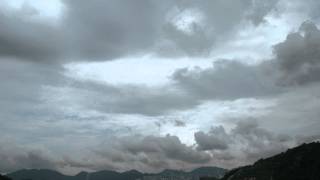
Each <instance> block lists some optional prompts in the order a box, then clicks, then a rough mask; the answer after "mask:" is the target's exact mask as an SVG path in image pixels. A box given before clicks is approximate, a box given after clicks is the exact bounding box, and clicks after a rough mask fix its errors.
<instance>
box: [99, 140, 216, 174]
mask: <svg viewBox="0 0 320 180" xmlns="http://www.w3.org/2000/svg"><path fill="white" fill-rule="evenodd" d="M110 143H111V144H110ZM97 153H98V154H99V155H100V156H102V157H103V158H106V159H109V160H112V162H114V164H115V165H116V166H117V165H118V166H119V167H121V166H122V167H123V166H126V164H128V163H129V164H131V168H132V166H137V169H140V168H143V169H149V170H153V171H159V170H160V169H165V168H179V166H180V167H181V165H182V164H184V165H185V166H192V165H197V164H205V163H208V162H210V160H211V156H210V154H208V153H206V152H200V151H197V150H195V149H194V148H193V147H192V146H188V145H186V144H183V143H182V142H181V141H180V139H179V138H178V137H177V136H172V135H166V136H164V137H157V136H145V137H143V136H142V137H141V136H135V137H131V136H130V137H119V138H116V141H112V142H109V141H106V144H105V145H102V147H100V148H99V150H97Z"/></svg>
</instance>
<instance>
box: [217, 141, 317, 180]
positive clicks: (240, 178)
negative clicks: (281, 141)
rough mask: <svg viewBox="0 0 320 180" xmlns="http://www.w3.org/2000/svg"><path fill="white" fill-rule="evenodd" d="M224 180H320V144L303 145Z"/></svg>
mask: <svg viewBox="0 0 320 180" xmlns="http://www.w3.org/2000/svg"><path fill="white" fill-rule="evenodd" d="M222 180H320V143H319V142H314V143H310V144H303V145H301V146H298V147H296V148H293V149H289V150H287V151H286V152H283V153H281V154H278V155H276V156H273V157H270V158H267V159H261V160H259V161H257V162H256V163H254V164H253V165H251V166H245V167H240V168H237V169H233V170H231V171H229V172H228V173H227V174H226V175H225V176H224V177H223V178H222Z"/></svg>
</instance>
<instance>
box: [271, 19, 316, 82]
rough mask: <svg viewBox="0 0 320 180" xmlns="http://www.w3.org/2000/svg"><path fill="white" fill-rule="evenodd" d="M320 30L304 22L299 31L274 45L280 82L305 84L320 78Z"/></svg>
mask: <svg viewBox="0 0 320 180" xmlns="http://www.w3.org/2000/svg"><path fill="white" fill-rule="evenodd" d="M319 42H320V31H319V29H318V28H317V26H316V25H315V24H314V23H312V22H310V21H306V22H304V23H303V24H302V25H301V27H300V29H299V31H298V32H294V33H290V34H289V35H288V36H287V39H286V40H285V41H284V42H281V43H279V44H277V45H275V46H274V51H275V54H276V58H277V59H276V60H275V64H276V66H277V67H278V68H279V70H280V78H281V79H280V80H279V83H281V84H284V85H304V84H308V83H312V82H317V81H319V80H320V76H319V75H320V53H319V49H320V43H319Z"/></svg>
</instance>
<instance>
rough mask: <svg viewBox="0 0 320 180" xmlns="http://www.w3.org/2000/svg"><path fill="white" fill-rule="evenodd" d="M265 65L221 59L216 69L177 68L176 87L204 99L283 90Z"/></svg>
mask: <svg viewBox="0 0 320 180" xmlns="http://www.w3.org/2000/svg"><path fill="white" fill-rule="evenodd" d="M263 66H264V64H262V65H246V64H243V63H241V62H237V61H226V60H225V61H223V60H221V61H218V62H216V63H214V64H213V67H212V68H207V69H200V68H195V69H192V70H189V69H187V68H185V69H179V70H177V71H176V72H175V73H174V74H173V76H172V79H173V80H174V82H175V83H176V86H177V87H179V88H181V89H182V90H184V91H186V92H187V93H189V94H190V96H195V97H196V98H198V99H201V100H209V99H224V100H226V99H229V100H232V99H238V98H246V97H263V96H268V95H272V94H277V93H279V92H281V89H279V87H277V86H276V85H275V82H274V81H273V79H272V77H268V75H267V74H268V73H269V72H268V70H266V69H265V68H264V67H263Z"/></svg>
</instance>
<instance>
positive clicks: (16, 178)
mask: <svg viewBox="0 0 320 180" xmlns="http://www.w3.org/2000/svg"><path fill="white" fill-rule="evenodd" d="M226 172H227V170H225V169H222V168H218V167H201V168H198V169H195V170H193V171H190V172H185V171H181V170H171V169H166V170H164V171H162V172H160V173H153V174H150V173H148V174H144V173H141V172H139V171H136V170H131V171H126V172H123V173H119V172H116V171H108V170H104V171H97V172H93V173H88V172H80V173H78V174H77V175H75V176H67V175H63V174H61V173H59V172H56V171H53V170H46V169H40V170H37V169H30V170H26V169H24V170H19V171H15V172H13V173H10V174H8V177H10V178H12V180H136V179H143V177H144V176H148V177H150V176H154V177H168V176H175V177H177V176H183V177H202V176H205V177H208V176H210V177H222V176H223V175H224V174H225V173H226ZM0 180H2V179H0Z"/></svg>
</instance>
